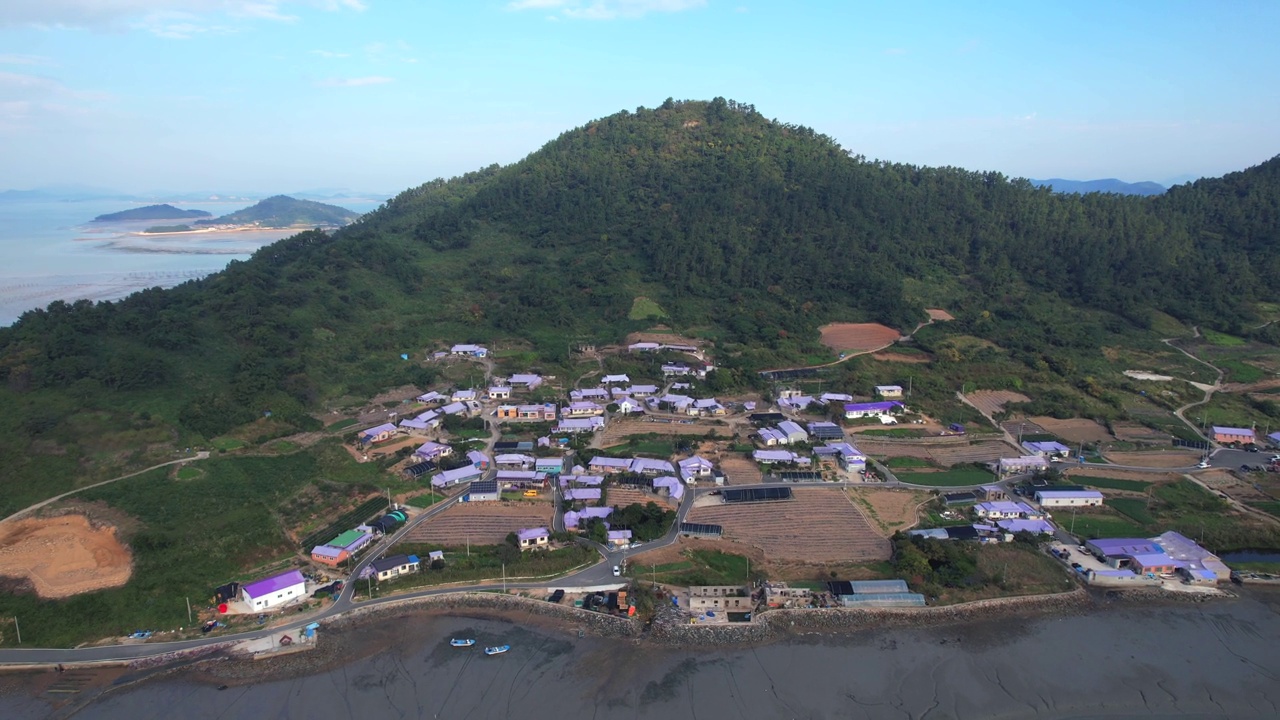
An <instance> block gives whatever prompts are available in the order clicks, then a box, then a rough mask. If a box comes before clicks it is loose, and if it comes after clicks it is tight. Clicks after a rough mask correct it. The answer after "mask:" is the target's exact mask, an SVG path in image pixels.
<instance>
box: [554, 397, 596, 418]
mask: <svg viewBox="0 0 1280 720" xmlns="http://www.w3.org/2000/svg"><path fill="white" fill-rule="evenodd" d="M598 415H604V408H602V407H600V406H599V405H597V404H595V403H593V402H587V401H585V400H580V401H578V402H571V403H569V404H568V406H566V407H564V408H562V409H561V410H560V416H561V417H565V418H584V417H595V416H598Z"/></svg>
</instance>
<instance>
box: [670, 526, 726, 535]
mask: <svg viewBox="0 0 1280 720" xmlns="http://www.w3.org/2000/svg"><path fill="white" fill-rule="evenodd" d="M723 531H724V528H722V527H720V526H719V525H711V524H708V523H680V532H681V534H683V535H704V536H713V537H720V533H722V532H723Z"/></svg>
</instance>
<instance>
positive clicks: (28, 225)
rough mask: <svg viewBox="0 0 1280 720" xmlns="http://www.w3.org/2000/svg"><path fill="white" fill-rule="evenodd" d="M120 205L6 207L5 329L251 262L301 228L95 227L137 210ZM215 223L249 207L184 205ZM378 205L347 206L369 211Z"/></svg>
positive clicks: (1, 311) (1, 217) (0, 284)
mask: <svg viewBox="0 0 1280 720" xmlns="http://www.w3.org/2000/svg"><path fill="white" fill-rule="evenodd" d="M142 204H143V203H135V202H129V201H122V200H84V201H47V200H46V201H7V202H0V325H9V324H12V323H13V322H14V321H15V320H17V319H18V317H19V316H20V315H22V313H24V312H26V311H28V310H32V309H35V308H42V307H45V306H47V305H48V304H49V303H51V302H53V301H55V300H66V301H74V300H80V299H88V300H94V301H98V300H115V299H119V298H122V297H125V296H126V295H129V294H131V293H133V292H136V291H138V290H141V289H144V288H149V287H172V286H174V285H178V284H180V283H183V282H186V281H187V280H192V279H195V278H200V277H204V276H205V275H208V274H209V273H213V272H217V271H218V270H221V269H222V268H224V267H226V266H227V263H229V262H231V261H232V260H245V259H247V258H248V257H249V256H250V255H251V254H252V253H253V252H254V251H255V250H257V249H258V248H260V247H262V246H264V245H268V244H270V243H273V242H275V241H277V240H280V239H281V238H285V237H289V236H290V235H293V234H295V233H296V232H297V231H296V230H254V231H237V232H221V231H215V232H201V233H193V234H190V235H188V234H171V235H157V236H140V235H138V234H137V233H140V232H141V231H143V230H145V229H146V228H148V227H151V226H153V225H166V224H179V223H181V222H182V221H177V220H175V221H145V222H136V223H113V224H109V225H107V224H101V223H93V222H92V220H93V218H95V217H97V216H98V215H104V214H107V213H113V212H119V211H121V210H128V209H130V208H134V207H139V206H140V205H142ZM173 204H174V205H176V206H178V207H182V208H191V209H198V210H204V211H206V212H209V213H211V214H212V215H213V216H214V217H217V216H219V215H224V214H226V213H230V212H234V211H236V210H239V209H241V208H244V207H246V206H248V205H250V204H251V203H250V202H246V201H236V202H214V201H209V202H199V203H192V202H181V203H173ZM379 204H380V201H379V200H360V201H344V203H343V205H342V206H343V207H346V208H347V209H349V210H354V211H356V212H368V211H369V210H372V209H374V208H376V207H377V206H378V205H379Z"/></svg>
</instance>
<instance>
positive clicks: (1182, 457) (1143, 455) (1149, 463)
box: [1105, 452, 1200, 468]
mask: <svg viewBox="0 0 1280 720" xmlns="http://www.w3.org/2000/svg"><path fill="white" fill-rule="evenodd" d="M1105 457H1106V458H1107V459H1108V460H1110V461H1111V462H1113V463H1115V464H1117V465H1133V466H1134V467H1161V468H1185V467H1192V466H1194V465H1195V464H1196V463H1198V462H1200V453H1197V452H1109V453H1105Z"/></svg>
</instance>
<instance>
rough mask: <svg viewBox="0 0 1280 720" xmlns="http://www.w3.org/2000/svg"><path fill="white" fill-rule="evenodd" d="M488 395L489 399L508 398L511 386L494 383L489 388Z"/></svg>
mask: <svg viewBox="0 0 1280 720" xmlns="http://www.w3.org/2000/svg"><path fill="white" fill-rule="evenodd" d="M488 395H489V399H490V400H510V399H511V386H509V385H494V386H493V387H491V388H489V392H488Z"/></svg>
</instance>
